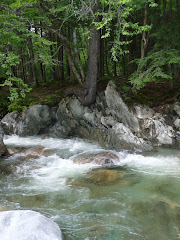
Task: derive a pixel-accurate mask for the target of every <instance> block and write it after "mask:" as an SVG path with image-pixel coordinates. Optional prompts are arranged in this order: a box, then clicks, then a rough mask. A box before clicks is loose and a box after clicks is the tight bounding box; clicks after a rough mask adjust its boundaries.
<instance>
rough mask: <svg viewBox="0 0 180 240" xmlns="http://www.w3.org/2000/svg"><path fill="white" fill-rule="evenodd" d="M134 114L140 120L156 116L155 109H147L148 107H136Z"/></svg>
mask: <svg viewBox="0 0 180 240" xmlns="http://www.w3.org/2000/svg"><path fill="white" fill-rule="evenodd" d="M134 114H135V116H136V117H137V118H139V119H145V118H153V117H154V115H155V112H154V110H153V109H151V108H149V107H147V106H140V105H137V106H134Z"/></svg>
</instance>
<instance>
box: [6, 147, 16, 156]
mask: <svg viewBox="0 0 180 240" xmlns="http://www.w3.org/2000/svg"><path fill="white" fill-rule="evenodd" d="M19 152H20V151H19V150H18V149H16V148H7V149H6V152H5V154H4V155H5V156H7V157H9V156H13V155H14V154H17V153H19Z"/></svg>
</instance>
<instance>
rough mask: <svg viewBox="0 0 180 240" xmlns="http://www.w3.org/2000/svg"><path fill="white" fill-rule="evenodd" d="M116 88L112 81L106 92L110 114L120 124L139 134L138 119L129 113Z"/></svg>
mask: <svg viewBox="0 0 180 240" xmlns="http://www.w3.org/2000/svg"><path fill="white" fill-rule="evenodd" d="M115 88H116V86H115V85H114V83H113V82H112V81H110V82H109V84H108V86H107V88H106V90H105V97H106V102H107V106H108V110H109V111H108V114H109V113H110V114H111V115H112V116H113V117H114V118H115V119H117V121H118V122H120V123H123V124H124V125H125V126H127V127H128V128H129V129H131V131H132V132H134V133H139V132H140V127H139V122H138V120H137V118H136V117H135V116H134V115H133V114H132V113H131V112H130V111H129V109H128V107H127V106H126V104H125V103H124V102H123V100H122V98H121V97H120V95H119V93H118V92H117V91H116V89H115Z"/></svg>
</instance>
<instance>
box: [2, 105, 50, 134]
mask: <svg viewBox="0 0 180 240" xmlns="http://www.w3.org/2000/svg"><path fill="white" fill-rule="evenodd" d="M1 122H2V125H3V128H4V130H5V133H6V134H17V135H20V136H32V135H38V134H40V133H42V132H43V130H45V129H47V127H48V126H49V125H50V124H51V122H52V117H51V112H50V109H49V107H48V106H46V105H40V104H38V105H34V106H32V107H29V108H26V109H24V110H23V111H22V112H20V113H19V112H17V111H14V112H12V113H9V114H7V115H6V116H5V117H4V118H3V119H2V121H1Z"/></svg>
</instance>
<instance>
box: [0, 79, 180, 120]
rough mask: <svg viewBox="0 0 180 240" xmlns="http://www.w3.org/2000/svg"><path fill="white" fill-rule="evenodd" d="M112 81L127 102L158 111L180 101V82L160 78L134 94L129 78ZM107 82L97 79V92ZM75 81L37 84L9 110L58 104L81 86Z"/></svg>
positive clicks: (0, 102) (0, 104)
mask: <svg viewBox="0 0 180 240" xmlns="http://www.w3.org/2000/svg"><path fill="white" fill-rule="evenodd" d="M113 81H114V82H115V83H116V85H117V90H118V91H119V93H120V94H121V96H122V98H123V100H124V101H125V102H126V103H127V104H128V105H132V104H134V103H137V104H143V105H148V106H149V107H151V108H153V109H154V110H155V111H163V110H164V109H165V108H166V107H167V105H172V104H174V103H175V102H180V82H176V83H174V85H173V87H171V86H170V83H169V82H168V81H159V82H156V83H155V82H151V83H147V85H146V87H144V88H142V89H141V90H140V91H138V92H136V93H133V92H132V90H131V89H132V88H131V86H130V85H128V84H127V80H125V79H120V78H118V77H116V78H114V79H113ZM107 84H108V79H107V78H106V79H103V80H101V81H99V82H98V91H99V92H101V91H104V90H105V88H106V86H107ZM78 87H79V86H78V85H74V84H73V83H72V82H70V81H67V82H63V83H61V84H59V83H58V82H49V83H43V84H40V86H38V87H34V88H33V89H32V91H31V92H30V93H28V94H27V96H26V98H25V99H21V100H20V101H18V102H17V103H13V104H11V105H10V107H9V111H13V110H21V109H23V108H24V107H27V106H31V105H34V104H38V103H41V104H48V105H53V106H56V105H58V103H59V102H60V100H61V99H62V98H63V97H65V95H66V92H67V91H68V90H69V89H71V88H78ZM7 96H8V89H7V88H5V87H1V89H0V111H1V117H2V115H4V114H5V113H7V112H8V110H7V107H8V105H9V104H10V103H9V102H8V99H7Z"/></svg>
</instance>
